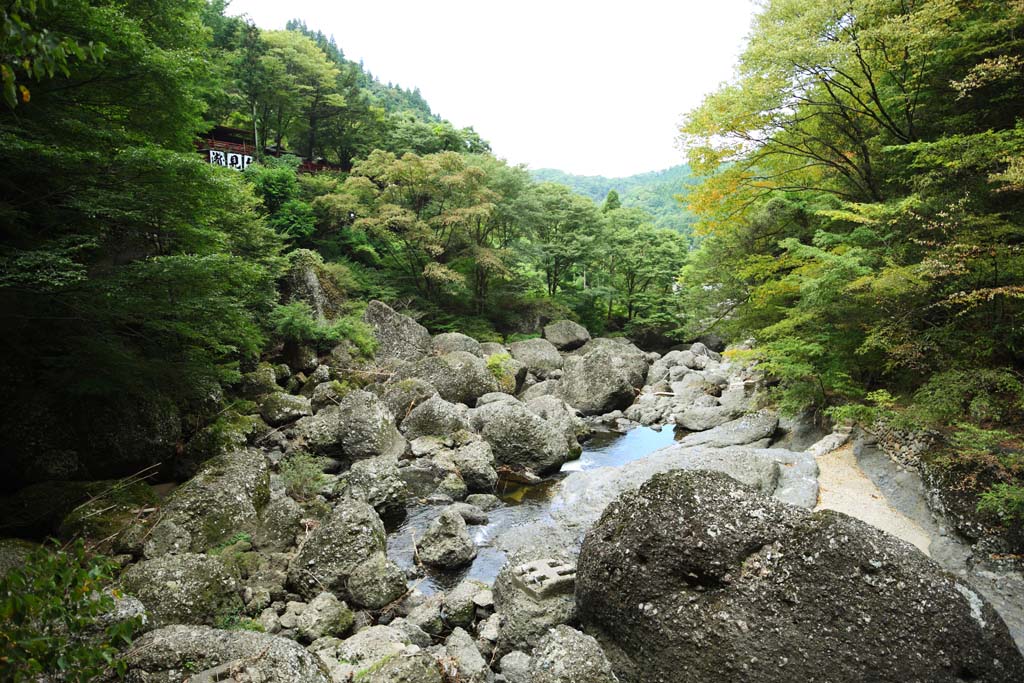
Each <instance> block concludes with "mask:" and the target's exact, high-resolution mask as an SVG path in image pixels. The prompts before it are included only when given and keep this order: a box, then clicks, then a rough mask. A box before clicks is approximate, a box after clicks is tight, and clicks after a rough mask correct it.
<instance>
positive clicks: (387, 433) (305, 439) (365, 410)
mask: <svg viewBox="0 0 1024 683" xmlns="http://www.w3.org/2000/svg"><path fill="white" fill-rule="evenodd" d="M291 434H292V435H293V436H294V437H295V438H296V439H297V440H299V441H300V443H302V444H303V445H304V446H305V448H306V449H307V450H309V451H311V452H313V453H316V454H318V455H326V456H330V457H335V458H338V457H341V458H346V459H349V460H359V459H362V458H374V457H377V456H381V455H383V456H388V457H391V458H397V457H398V456H400V455H401V454H402V453H403V452H404V451H405V446H406V443H405V439H404V438H402V435H401V434H399V432H398V429H397V427H395V418H394V416H393V415H392V414H391V411H390V410H388V408H387V406H386V405H384V403H383V402H382V401H381V400H380V399H379V398H377V397H376V396H374V395H373V394H371V393H368V392H365V391H350V392H349V393H347V394H346V395H345V396H344V398H342V399H341V403H340V404H339V405H336V406H329V407H327V408H324V409H323V410H321V411H320V412H318V413H317V414H316V415H312V416H310V417H304V418H302V419H301V420H299V421H298V422H296V423H295V426H294V427H293V428H292V429H291Z"/></svg>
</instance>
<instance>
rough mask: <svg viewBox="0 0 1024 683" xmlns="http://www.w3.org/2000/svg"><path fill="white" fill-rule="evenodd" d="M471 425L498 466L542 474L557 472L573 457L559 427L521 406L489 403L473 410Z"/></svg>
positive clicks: (518, 404)
mask: <svg viewBox="0 0 1024 683" xmlns="http://www.w3.org/2000/svg"><path fill="white" fill-rule="evenodd" d="M471 422H472V424H473V428H474V429H476V430H477V431H478V432H479V433H480V434H481V435H482V436H483V437H484V439H485V440H486V441H487V442H488V443H489V444H490V445H491V449H492V450H493V452H494V460H495V463H496V464H497V465H499V466H502V465H503V466H505V467H509V468H511V469H515V470H521V469H529V470H532V471H534V472H537V473H538V474H543V473H546V472H551V471H555V470H557V469H558V468H559V467H560V466H561V465H562V463H563V462H565V461H566V460H568V459H569V457H570V454H569V448H568V445H567V443H566V439H565V434H564V432H563V431H561V430H560V429H559V427H558V425H555V424H552V423H550V422H548V421H547V420H545V419H544V418H542V417H540V416H539V415H536V414H534V413H532V412H531V411H530V410H529V409H528V408H527V407H526V406H524V405H522V404H521V403H511V402H508V403H489V404H487V405H485V406H483V407H480V408H477V409H476V410H475V411H473V415H472V419H471Z"/></svg>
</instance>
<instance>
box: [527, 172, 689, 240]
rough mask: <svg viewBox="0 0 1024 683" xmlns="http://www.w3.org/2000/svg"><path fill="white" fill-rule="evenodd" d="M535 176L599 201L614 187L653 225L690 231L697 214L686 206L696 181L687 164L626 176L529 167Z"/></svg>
mask: <svg viewBox="0 0 1024 683" xmlns="http://www.w3.org/2000/svg"><path fill="white" fill-rule="evenodd" d="M530 175H531V176H532V177H533V178H534V180H538V181H541V182H548V183H559V184H561V185H566V186H568V187H570V188H572V190H573V191H574V192H576V193H577V194H581V195H583V196H584V197H590V198H591V199H593V200H594V201H602V200H603V199H604V198H605V197H606V196H607V195H608V193H609V192H611V191H612V190H615V192H616V194H618V196H619V200H620V201H621V202H622V205H623V206H631V207H636V208H639V209H643V210H644V211H646V212H647V213H649V214H651V215H652V216H654V219H655V225H657V226H658V227H659V228H669V229H671V230H676V231H677V232H680V233H682V234H684V235H687V236H689V235H691V234H692V232H693V224H694V223H695V222H696V220H697V219H696V217H695V216H694V215H693V213H691V212H690V211H689V209H687V200H686V196H687V194H688V192H689V188H690V186H691V185H693V184H694V183H695V182H696V179H695V178H694V176H693V173H692V172H691V171H690V167H689V166H688V165H687V164H681V165H679V166H673V167H672V168H667V169H665V170H664V171H651V172H649V173H638V174H637V175H632V176H627V177H625V178H605V177H604V176H582V175H573V174H571V173H565V172H563V171H559V170H556V169H553V168H539V169H536V170H533V171H530Z"/></svg>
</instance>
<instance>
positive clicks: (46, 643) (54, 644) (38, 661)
mask: <svg viewBox="0 0 1024 683" xmlns="http://www.w3.org/2000/svg"><path fill="white" fill-rule="evenodd" d="M115 571H116V565H115V564H114V563H113V562H111V561H109V560H107V559H105V558H103V557H101V556H96V555H89V554H88V553H87V552H86V550H85V546H84V544H83V543H82V542H81V541H79V542H77V543H75V544H74V545H72V546H71V547H70V548H68V549H66V550H55V549H51V548H40V549H38V550H35V551H33V553H32V554H31V555H30V556H29V558H28V559H27V560H26V561H25V563H24V564H23V565H21V566H20V567H17V568H15V569H12V570H11V571H9V572H8V573H7V574H6V575H4V576H0V622H2V623H3V627H2V630H0V680H4V681H14V682H17V681H36V680H39V679H41V678H45V679H47V680H51V681H76V682H77V681H92V680H95V679H97V678H99V677H100V676H101V675H104V674H106V673H111V672H112V673H116V674H118V675H123V674H124V671H125V664H124V661H123V660H121V659H119V658H118V656H117V655H118V649H119V648H120V647H124V646H127V645H129V644H130V643H131V639H132V636H133V635H134V634H135V632H136V631H137V630H138V628H139V627H140V626H141V624H140V622H139V620H138V619H132V620H128V621H122V622H119V623H115V624H111V625H105V624H104V621H103V619H102V617H103V616H104V615H106V614H108V613H109V612H110V611H111V610H112V609H113V607H114V596H113V595H112V594H111V593H109V592H106V591H105V590H104V589H105V588H106V587H107V585H108V584H109V583H110V582H111V581H112V580H113V578H114V574H115Z"/></svg>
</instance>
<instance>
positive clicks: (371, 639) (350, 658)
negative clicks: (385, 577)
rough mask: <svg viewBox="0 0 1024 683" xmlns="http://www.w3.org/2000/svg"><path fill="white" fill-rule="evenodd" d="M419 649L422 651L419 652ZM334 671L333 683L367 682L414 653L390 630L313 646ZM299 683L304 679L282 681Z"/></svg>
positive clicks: (380, 628)
mask: <svg viewBox="0 0 1024 683" xmlns="http://www.w3.org/2000/svg"><path fill="white" fill-rule="evenodd" d="M416 649H418V648H416ZM309 651H310V652H312V653H314V654H315V655H317V656H318V657H319V658H320V659H321V660H322V661H323V663H324V664H326V666H327V668H328V669H329V670H330V674H331V680H332V681H335V682H337V681H360V682H362V681H367V680H369V679H368V678H367V677H368V676H369V675H371V674H372V673H373V672H375V671H379V670H381V668H382V667H384V666H385V665H386V664H387V662H389V661H391V660H392V659H395V658H398V657H400V656H403V655H406V654H412V652H413V651H414V650H413V649H412V648H409V638H408V636H406V635H405V634H404V633H403V632H402V631H401V630H399V629H397V628H392V627H390V626H370V627H368V628H364V629H361V630H360V631H359V632H358V633H356V634H355V635H353V636H349V637H348V638H346V639H345V640H339V639H337V638H321V639H319V640H317V641H316V642H314V643H313V644H312V645H310V646H309ZM281 680H282V681H285V680H288V681H292V680H295V681H298V680H301V679H281Z"/></svg>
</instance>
